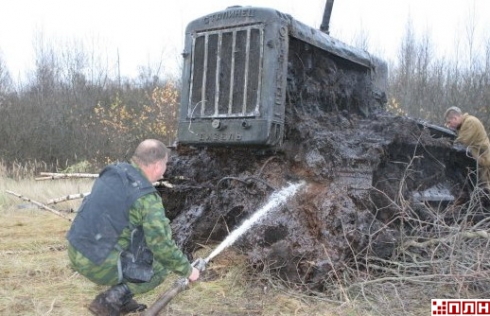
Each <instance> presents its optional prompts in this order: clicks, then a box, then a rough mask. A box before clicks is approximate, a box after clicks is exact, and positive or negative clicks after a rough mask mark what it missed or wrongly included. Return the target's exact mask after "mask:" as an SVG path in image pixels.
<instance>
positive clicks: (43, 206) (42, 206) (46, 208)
mask: <svg viewBox="0 0 490 316" xmlns="http://www.w3.org/2000/svg"><path fill="white" fill-rule="evenodd" d="M5 192H6V193H8V194H11V195H14V196H16V197H18V198H20V199H22V200H24V201H26V202H29V203H32V204H34V205H36V206H39V207H40V208H42V209H44V210H47V211H49V212H51V213H53V214H55V215H58V216H59V217H63V218H64V219H66V220H68V221H70V222H71V218H68V217H65V216H64V215H63V214H61V213H60V212H58V211H57V210H55V209H54V208H51V207H49V206H47V205H44V204H42V203H41V202H37V201H34V200H32V199H30V198H28V197H25V196H23V195H20V194H18V193H15V192H12V191H9V190H5Z"/></svg>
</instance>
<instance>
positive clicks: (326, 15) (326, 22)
mask: <svg viewBox="0 0 490 316" xmlns="http://www.w3.org/2000/svg"><path fill="white" fill-rule="evenodd" d="M332 8H333V0H327V3H326V4H325V10H324V11H323V20H322V24H321V25H320V31H322V32H324V33H326V34H330V30H329V27H330V16H331V15H332Z"/></svg>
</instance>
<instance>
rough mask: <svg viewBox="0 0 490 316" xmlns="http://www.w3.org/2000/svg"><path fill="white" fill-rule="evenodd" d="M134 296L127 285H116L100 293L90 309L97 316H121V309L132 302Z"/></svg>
mask: <svg viewBox="0 0 490 316" xmlns="http://www.w3.org/2000/svg"><path fill="white" fill-rule="evenodd" d="M132 297H133V294H131V291H130V290H129V288H128V286H127V285H126V284H118V285H114V286H113V287H111V288H110V289H108V290H107V291H105V292H102V293H100V294H99V295H97V296H96V297H95V299H94V300H93V301H92V303H90V306H89V307H88V309H89V310H90V312H91V313H92V314H94V315H96V316H120V315H121V308H122V307H123V306H124V305H126V304H128V303H129V302H130V301H131V298H132Z"/></svg>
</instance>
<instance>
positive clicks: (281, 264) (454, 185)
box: [159, 61, 474, 290]
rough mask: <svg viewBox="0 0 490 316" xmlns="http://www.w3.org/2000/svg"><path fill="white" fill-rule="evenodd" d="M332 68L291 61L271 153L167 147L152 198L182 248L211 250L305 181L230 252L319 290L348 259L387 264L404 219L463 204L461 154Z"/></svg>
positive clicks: (468, 162) (466, 164)
mask: <svg viewBox="0 0 490 316" xmlns="http://www.w3.org/2000/svg"><path fill="white" fill-rule="evenodd" d="M323 62H324V63H327V62H331V61H323ZM331 63H332V66H331V67H323V68H322V69H324V70H323V72H322V73H317V72H316V70H315V69H303V68H302V67H301V66H300V64H301V63H299V62H298V64H297V65H296V63H294V62H293V63H292V64H291V65H290V70H289V74H290V81H289V87H288V91H289V94H288V100H287V104H288V106H287V108H286V123H285V127H286V135H285V138H284V141H283V143H282V145H281V146H279V147H276V148H239V147H230V148H224V147H202V148H199V147H191V146H178V147H177V148H176V150H175V152H174V155H173V157H172V159H171V161H170V163H169V166H168V169H167V174H166V178H167V180H169V181H170V182H171V183H172V184H173V186H174V187H173V188H166V187H161V188H159V190H160V192H161V194H162V197H163V200H164V205H165V207H166V210H167V215H168V217H169V218H170V219H171V220H172V227H173V231H174V235H175V238H176V241H177V243H178V244H179V246H181V247H182V248H183V249H185V250H186V252H188V253H192V252H193V251H194V250H196V249H197V248H199V247H200V245H203V244H206V245H216V244H217V243H219V242H221V241H222V240H224V239H225V237H226V236H227V235H228V234H229V233H230V232H231V231H232V230H233V229H235V228H236V227H238V226H239V225H240V223H241V222H242V221H243V220H244V219H246V218H248V217H250V215H251V214H252V213H253V212H254V211H256V210H257V209H259V208H260V207H261V206H262V205H263V203H264V202H265V200H266V199H267V197H268V196H269V195H270V194H271V193H272V192H273V191H274V190H276V189H278V188H281V187H284V186H285V185H287V183H288V182H294V181H298V180H299V179H301V180H305V181H306V182H307V187H306V188H304V189H302V190H301V191H300V192H299V193H298V194H297V195H296V196H294V197H292V198H291V199H290V200H289V202H288V203H287V206H286V207H283V208H282V209H280V210H276V211H275V212H274V213H273V214H270V215H269V216H268V217H267V218H265V219H264V220H263V221H262V222H261V224H260V225H257V226H255V227H254V228H253V229H252V230H251V231H250V232H248V233H246V234H245V235H244V236H242V237H241V238H240V239H239V240H238V241H237V242H236V243H235V244H234V247H235V248H237V249H239V250H241V251H243V252H244V253H246V254H247V255H248V258H249V261H250V263H251V266H253V267H256V268H257V269H264V268H267V269H268V270H269V271H270V272H271V273H272V274H273V275H275V276H277V277H279V278H281V279H283V280H286V281H288V282H293V283H296V284H299V285H301V286H304V287H307V288H309V289H315V290H322V289H323V287H324V285H325V283H326V282H328V281H329V280H330V279H331V278H332V277H333V275H332V274H333V272H334V271H336V273H339V272H341V271H342V270H344V269H346V268H348V267H349V266H353V265H355V264H356V263H355V262H354V261H355V260H354V258H355V257H360V256H363V257H366V258H367V257H372V256H374V257H379V258H389V257H390V256H392V254H393V252H394V249H395V248H396V247H397V243H398V234H397V232H398V231H399V227H400V225H401V224H400V218H403V217H404V214H403V212H406V211H407V210H410V211H414V210H415V212H420V214H418V215H419V216H424V213H423V209H424V207H421V206H425V205H427V204H431V205H432V206H433V207H436V208H437V207H441V208H442V207H444V206H446V205H447V204H449V203H455V202H456V201H462V200H465V199H467V198H468V194H469V192H470V191H471V186H469V185H468V183H467V182H468V181H467V179H468V170H471V169H472V168H474V161H473V160H472V159H471V158H468V157H467V156H466V154H465V152H464V150H460V149H457V148H455V147H454V146H453V145H452V141H451V139H450V137H449V136H448V135H445V134H442V136H447V137H441V134H438V133H435V131H434V130H432V129H430V128H426V127H424V126H423V124H420V123H419V122H417V121H416V120H413V119H410V118H407V117H398V116H394V115H391V114H389V113H387V112H386V111H384V110H383V106H382V105H383V102H384V96H383V95H379V94H377V93H373V91H371V90H369V89H366V82H363V80H366V78H364V77H362V76H359V75H358V73H357V72H356V73H350V70H349V69H345V67H344V68H342V67H340V66H339V64H338V63H337V64H336V63H335V61H334V62H331ZM325 69H326V70H325ZM407 206H409V207H407ZM417 210H418V211H417ZM403 225H405V224H403ZM409 229H410V227H409V225H407V230H409Z"/></svg>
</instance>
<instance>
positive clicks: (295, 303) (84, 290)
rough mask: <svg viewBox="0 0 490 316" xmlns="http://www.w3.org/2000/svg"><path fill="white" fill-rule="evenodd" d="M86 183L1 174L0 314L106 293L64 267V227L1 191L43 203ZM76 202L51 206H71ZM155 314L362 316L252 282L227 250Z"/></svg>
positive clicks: (71, 310) (62, 307) (78, 306)
mask: <svg viewBox="0 0 490 316" xmlns="http://www.w3.org/2000/svg"><path fill="white" fill-rule="evenodd" d="M91 184H92V180H82V179H78V180H57V181H47V182H39V181H38V182H36V181H34V180H21V181H14V180H11V179H7V178H5V177H0V240H1V243H0V315H60V316H61V315H62V316H69V315H77V316H80V315H89V313H88V311H87V309H86V305H87V304H88V303H89V302H90V300H91V299H93V297H94V296H95V295H96V294H97V293H99V292H100V291H102V290H104V289H105V288H104V287H100V286H97V285H94V284H93V283H91V282H89V281H87V280H86V279H85V278H83V277H82V276H80V275H78V274H77V273H75V272H74V271H73V270H72V269H71V268H70V265H69V261H68V258H67V256H66V240H65V234H66V231H67V230H68V229H69V226H70V222H69V221H67V220H66V219H64V218H61V217H59V216H56V215H55V214H53V213H50V212H48V211H45V210H41V209H39V208H36V207H34V206H33V205H31V204H29V203H28V202H25V201H23V200H21V199H19V198H17V197H15V196H12V195H8V194H6V193H5V190H10V191H14V192H17V193H19V194H22V195H25V196H27V197H29V198H31V199H33V200H36V201H38V202H41V203H46V201H47V200H48V199H51V198H56V197H60V196H64V195H68V194H74V193H81V192H88V191H90V187H91ZM80 202H81V201H79V200H75V201H68V202H63V203H62V204H59V205H56V206H55V207H56V208H57V209H58V210H62V209H64V210H70V209H76V208H77V207H78V205H79V203H80ZM66 214H67V216H68V217H71V218H73V216H74V214H73V213H66ZM212 247H213V246H210V249H208V250H209V251H210V250H212V249H211V248H212ZM202 251H203V252H205V251H206V249H203V250H202ZM206 254H207V253H206ZM206 254H203V256H204V255H206ZM196 255H199V254H196ZM174 280H175V277H170V278H169V279H168V280H167V281H166V282H165V283H164V284H162V285H161V286H160V287H158V288H157V289H155V290H154V291H151V292H149V293H146V294H145V295H142V296H139V297H137V299H138V300H139V301H140V302H142V303H146V304H148V305H151V304H152V303H153V302H154V301H155V300H156V299H157V297H158V296H159V295H160V294H161V293H163V292H164V291H165V290H166V289H167V288H168V287H169V286H171V285H172V282H173V281H174ZM162 314H165V315H298V316H301V315H305V316H306V315H368V314H366V313H363V312H361V311H359V310H357V309H355V308H351V307H346V306H338V305H335V304H331V303H328V302H326V301H322V300H319V299H312V298H308V297H301V296H298V295H293V294H292V293H290V292H288V290H287V289H285V288H283V287H281V286H278V285H277V286H270V284H269V285H268V286H267V288H266V287H265V286H264V282H259V281H253V280H251V278H250V275H249V274H248V273H247V267H246V261H245V260H244V258H243V257H242V256H241V255H239V254H237V253H235V252H233V250H227V251H225V252H223V253H221V254H220V255H219V256H217V257H216V258H215V260H214V261H213V262H212V263H210V264H209V267H208V269H207V270H206V272H205V273H204V274H203V278H202V279H201V281H199V282H196V283H194V284H192V285H191V288H190V289H189V290H187V291H184V292H183V293H180V294H179V295H178V296H177V297H175V298H174V299H173V300H172V301H171V302H170V303H169V304H168V305H167V306H166V307H165V310H164V311H162Z"/></svg>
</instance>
